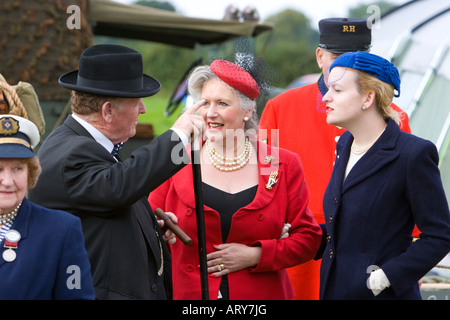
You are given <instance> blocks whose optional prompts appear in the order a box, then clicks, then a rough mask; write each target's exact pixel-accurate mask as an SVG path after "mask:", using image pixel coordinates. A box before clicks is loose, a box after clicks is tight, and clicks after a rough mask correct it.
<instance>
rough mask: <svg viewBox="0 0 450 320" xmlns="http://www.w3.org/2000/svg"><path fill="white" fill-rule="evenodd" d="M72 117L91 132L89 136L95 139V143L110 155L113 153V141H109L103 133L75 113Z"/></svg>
mask: <svg viewBox="0 0 450 320" xmlns="http://www.w3.org/2000/svg"><path fill="white" fill-rule="evenodd" d="M72 117H73V118H74V119H75V120H76V121H77V122H78V123H79V124H81V125H82V126H83V128H85V129H86V130H87V131H88V132H89V134H90V135H91V136H92V137H93V138H94V139H95V141H97V142H98V143H100V144H101V145H102V146H103V147H104V148H105V149H106V150H107V151H108V152H109V153H111V151H112V150H113V148H114V144H113V143H112V142H111V140H109V139H108V138H107V137H106V136H105V135H104V134H103V133H101V132H100V131H99V130H98V129H97V128H95V127H94V126H93V125H92V124H90V123H89V122H87V121H85V120H83V119H81V118H80V117H78V116H77V115H75V114H73V113H72Z"/></svg>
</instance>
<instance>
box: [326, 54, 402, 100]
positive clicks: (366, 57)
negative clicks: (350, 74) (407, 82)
mask: <svg viewBox="0 0 450 320" xmlns="http://www.w3.org/2000/svg"><path fill="white" fill-rule="evenodd" d="M334 67H345V68H352V69H355V70H359V71H362V72H364V73H367V74H369V75H371V76H374V77H376V78H378V79H380V80H381V81H383V82H386V83H389V84H392V85H393V86H394V89H395V90H396V91H397V94H396V95H395V96H396V97H399V96H400V74H399V73H398V69H397V68H396V67H395V66H394V64H392V63H391V62H389V61H388V60H386V59H384V58H382V57H380V56H377V55H375V54H372V53H368V52H362V51H356V52H347V53H344V54H343V55H340V56H339V57H337V58H336V60H334V62H333V63H332V64H331V66H330V71H331V69H333V68H334Z"/></svg>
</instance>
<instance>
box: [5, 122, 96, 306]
mask: <svg viewBox="0 0 450 320" xmlns="http://www.w3.org/2000/svg"><path fill="white" fill-rule="evenodd" d="M38 142H39V133H38V129H37V127H36V126H35V125H34V124H33V123H32V122H31V121H29V120H27V119H24V118H22V117H18V116H14V115H2V116H0V254H1V257H0V279H1V280H0V300H31V299H32V300H53V299H58V300H59V299H61V300H62V299H64V300H67V299H94V288H93V284H92V278H91V272H90V264H89V260H88V257H87V252H86V249H85V247H84V237H83V233H82V230H81V222H80V219H79V218H77V217H75V216H73V215H71V214H69V213H66V212H64V211H56V210H50V209H47V208H43V207H41V206H38V205H35V204H33V203H31V202H29V201H28V200H27V199H26V197H25V196H26V193H27V190H28V189H29V188H31V187H33V186H34V185H35V184H36V181H37V178H38V176H39V173H40V165H39V160H38V159H37V158H36V157H35V155H34V153H33V151H32V148H33V147H34V146H35V145H36V144H37V143H38Z"/></svg>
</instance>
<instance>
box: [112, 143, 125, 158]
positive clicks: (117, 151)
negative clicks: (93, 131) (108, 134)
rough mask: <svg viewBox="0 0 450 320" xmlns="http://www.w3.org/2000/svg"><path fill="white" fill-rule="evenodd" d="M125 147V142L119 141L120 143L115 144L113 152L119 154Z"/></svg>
mask: <svg viewBox="0 0 450 320" xmlns="http://www.w3.org/2000/svg"><path fill="white" fill-rule="evenodd" d="M122 147H123V142H119V143H118V144H115V145H114V148H113V150H112V151H111V154H112V155H113V156H117V155H118V154H119V151H120V149H122Z"/></svg>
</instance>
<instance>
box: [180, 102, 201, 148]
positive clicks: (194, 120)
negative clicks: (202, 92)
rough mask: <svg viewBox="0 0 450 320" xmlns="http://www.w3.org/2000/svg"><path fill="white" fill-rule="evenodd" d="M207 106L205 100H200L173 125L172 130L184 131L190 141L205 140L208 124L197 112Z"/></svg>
mask: <svg viewBox="0 0 450 320" xmlns="http://www.w3.org/2000/svg"><path fill="white" fill-rule="evenodd" d="M204 104H205V100H200V101H199V102H197V103H196V104H194V105H193V106H191V107H189V108H188V109H187V110H186V111H185V112H184V113H183V114H182V115H181V116H180V117H179V118H178V119H177V121H175V123H174V124H173V126H172V128H175V129H178V130H181V131H183V133H184V134H185V135H186V137H188V139H189V140H190V141H194V140H195V139H199V138H201V139H202V140H205V139H204V135H205V130H206V124H205V120H204V119H203V118H202V117H201V116H200V115H198V114H196V112H197V111H198V110H199V109H200V108H201V107H202V106H203V105H204Z"/></svg>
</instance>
